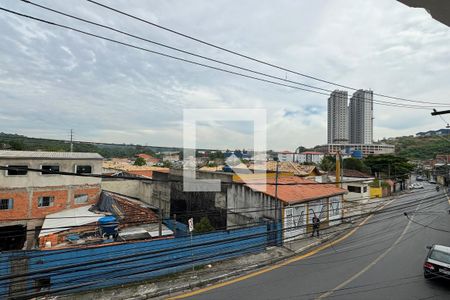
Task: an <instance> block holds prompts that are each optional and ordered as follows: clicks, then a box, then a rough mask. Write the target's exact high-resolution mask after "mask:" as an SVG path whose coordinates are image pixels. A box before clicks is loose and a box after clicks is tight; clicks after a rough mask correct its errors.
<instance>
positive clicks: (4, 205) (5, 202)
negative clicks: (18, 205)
mask: <svg viewBox="0 0 450 300" xmlns="http://www.w3.org/2000/svg"><path fill="white" fill-rule="evenodd" d="M13 203H14V200H13V199H0V210H6V209H12V208H13Z"/></svg>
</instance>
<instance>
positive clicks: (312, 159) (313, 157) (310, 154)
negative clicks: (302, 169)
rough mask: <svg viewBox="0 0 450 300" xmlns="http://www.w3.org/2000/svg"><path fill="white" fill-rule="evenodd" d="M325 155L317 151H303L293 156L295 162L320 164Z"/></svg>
mask: <svg viewBox="0 0 450 300" xmlns="http://www.w3.org/2000/svg"><path fill="white" fill-rule="evenodd" d="M324 156H325V154H323V153H322V152H317V151H305V152H302V153H299V154H296V155H295V162H298V163H301V164H303V163H313V164H320V163H321V162H322V159H323V158H324Z"/></svg>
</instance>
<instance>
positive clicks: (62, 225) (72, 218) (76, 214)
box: [39, 205, 105, 237]
mask: <svg viewBox="0 0 450 300" xmlns="http://www.w3.org/2000/svg"><path fill="white" fill-rule="evenodd" d="M90 208H91V205H86V206H81V207H77V208H72V209H66V210H62V211H60V212H57V213H54V214H49V215H47V216H46V217H45V219H44V224H43V225H42V230H41V232H40V233H39V237H43V236H46V235H49V234H52V233H55V232H61V231H65V230H68V229H70V228H71V227H76V226H82V225H86V224H90V223H95V222H97V221H98V219H100V218H102V217H104V216H105V215H104V214H101V213H98V214H97V213H93V212H91V211H90V210H89V209H90Z"/></svg>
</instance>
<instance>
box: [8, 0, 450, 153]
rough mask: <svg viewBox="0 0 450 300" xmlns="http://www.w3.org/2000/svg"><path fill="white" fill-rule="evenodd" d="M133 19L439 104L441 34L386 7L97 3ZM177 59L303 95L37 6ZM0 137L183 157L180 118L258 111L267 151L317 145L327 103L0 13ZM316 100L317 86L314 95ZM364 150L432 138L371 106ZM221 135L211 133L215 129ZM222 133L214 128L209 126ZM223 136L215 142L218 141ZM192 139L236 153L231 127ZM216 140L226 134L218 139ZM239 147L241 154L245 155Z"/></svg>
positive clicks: (99, 13) (401, 115)
mask: <svg viewBox="0 0 450 300" xmlns="http://www.w3.org/2000/svg"><path fill="white" fill-rule="evenodd" d="M105 2H106V3H110V4H111V5H113V6H116V7H118V8H120V9H123V10H126V11H128V12H131V13H133V14H136V15H138V16H140V17H143V18H147V19H150V20H152V21H154V22H157V23H160V24H162V25H166V26H168V27H171V28H174V29H178V30H180V31H183V32H186V33H189V34H192V35H194V36H198V37H201V38H203V39H205V40H208V41H211V42H213V43H217V44H220V45H223V46H225V47H229V48H232V49H235V50H237V51H240V52H243V53H246V54H250V55H252V56H256V57H259V58H262V59H266V60H268V61H271V62H274V63H276V64H280V65H283V66H289V67H290V68H292V69H295V70H299V71H301V72H303V73H308V74H312V75H315V76H319V77H324V78H326V79H329V80H332V81H336V82H340V83H344V84H351V85H353V86H356V87H360V88H371V89H373V90H374V91H376V92H381V93H385V94H392V95H396V96H401V97H409V98H414V99H425V100H439V101H443V102H445V100H447V98H448V95H449V90H448V82H447V81H448V78H449V75H450V74H449V73H450V29H449V28H448V27H445V26H444V25H442V24H440V23H438V22H436V21H434V20H433V19H431V17H430V16H429V15H428V14H427V13H426V12H425V11H424V10H421V9H411V8H409V7H406V6H404V5H402V4H401V3H398V2H397V1H391V0H383V1H352V2H350V1H332V2H331V1H323V0H322V1H295V2H293V1H279V2H277V4H276V5H274V3H273V2H272V1H256V0H252V1H245V2H243V3H239V5H238V4H233V5H232V4H231V3H230V2H229V1H224V0H223V1H214V2H212V1H204V0H196V1H194V0H193V1H190V2H184V1H152V2H148V1H135V2H133V5H130V4H129V2H128V1H105ZM39 3H42V4H43V5H48V6H51V7H54V8H57V9H60V10H63V11H65V12H69V13H73V14H76V15H79V16H83V17H85V18H89V19H92V20H95V21H97V22H101V23H104V24H107V25H110V26H114V27H118V28H120V29H123V30H126V31H129V32H132V33H135V34H137V35H141V36H143V37H147V38H150V39H154V40H157V41H160V42H163V43H167V44H170V45H173V46H177V47H180V48H183V49H187V50H191V51H194V52H198V53H201V54H204V55H208V56H213V57H216V58H218V59H222V60H226V61H229V62H232V63H236V64H241V65H243V66H246V67H249V68H255V69H258V70H260V71H262V72H270V73H271V74H274V75H276V76H280V77H286V78H288V79H291V80H298V81H302V82H305V83H309V84H315V85H319V86H324V85H323V84H319V83H315V82H313V81H311V80H306V79H304V78H301V77H299V76H294V75H292V74H286V73H285V72H281V71H279V70H274V69H271V68H269V67H265V66H262V65H257V64H255V63H252V62H249V61H245V60H243V59H241V58H238V57H234V56H232V55H229V54H226V53H223V52H220V51H218V50H216V49H213V48H208V47H205V46H202V45H199V44H197V43H194V42H192V41H189V40H185V39H182V38H180V37H177V36H174V35H171V34H169V33H167V32H164V31H161V30H158V29H155V28H152V27H150V26H146V25H145V24H143V23H140V22H137V21H134V20H131V19H127V18H125V17H123V16H119V15H117V14H114V13H112V12H108V11H105V10H103V9H101V8H99V7H96V6H94V5H92V4H89V3H88V2H85V1H77V2H75V3H73V4H72V5H71V6H70V7H68V6H67V5H65V3H62V2H60V1H58V2H56V1H40V2H39ZM3 5H4V6H6V7H8V8H10V9H14V10H18V11H21V12H24V13H29V14H32V15H35V16H37V17H42V18H45V19H49V20H52V21H55V22H60V23H64V24H67V25H70V26H74V27H77V28H80V29H83V30H88V31H92V32H96V33H100V34H104V35H107V36H109V37H112V38H117V39H121V40H124V41H127V42H130V43H133V44H136V45H139V46H143V47H147V48H149V49H154V50H158V51H163V52H167V53H170V54H174V55H176V56H182V57H186V55H180V54H178V53H175V52H173V51H169V50H165V49H160V48H158V47H156V46H153V45H150V44H147V43H144V42H142V41H135V40H133V39H131V38H127V37H122V36H120V35H118V34H116V33H111V32H108V31H106V30H103V29H95V28H93V27H91V26H88V25H86V24H83V23H80V22H78V21H73V20H69V19H67V18H63V17H60V16H57V15H54V14H51V13H49V12H45V11H42V10H39V9H36V8H34V7H31V6H30V5H27V4H24V3H20V2H18V1H16V2H11V3H10V2H7V3H6V4H3ZM0 33H1V34H0V104H1V105H0V120H1V121H2V125H3V126H2V131H6V132H17V133H21V134H29V135H34V136H42V137H52V138H55V137H61V138H65V137H66V132H67V131H68V129H69V128H74V129H75V131H76V133H77V138H79V139H84V140H99V141H111V142H126V143H130V142H131V143H141V144H152V145H175V146H180V145H182V140H181V133H180V132H181V130H182V128H181V126H182V125H181V124H182V123H181V120H182V112H183V109H184V108H239V107H242V108H265V109H267V112H268V122H269V127H268V128H269V131H268V143H269V148H274V149H295V148H296V146H298V145H299V144H302V145H307V146H312V145H315V144H321V143H325V142H326V99H327V97H326V96H322V95H315V94H310V93H306V92H302V91H296V90H290V89H286V88H282V87H277V86H270V85H267V84H264V83H259V82H253V81H251V80H247V79H244V78H239V77H235V76H232V75H228V74H223V73H219V72H216V71H213V70H207V69H204V68H202V67H198V66H192V65H188V64H185V63H181V62H176V61H173V60H170V59H167V58H163V57H159V56H155V55H152V54H148V53H144V52H140V51H137V50H133V49H128V48H125V47H122V46H119V45H114V44H111V43H108V42H106V41H100V40H97V39H94V38H90V37H86V36H82V35H79V34H77V33H74V32H68V31H65V30H63V29H57V28H54V27H50V26H48V25H45V24H39V23H36V22H34V21H31V20H25V19H21V18H19V17H16V16H11V15H9V14H6V13H4V12H2V13H0ZM327 88H328V87H327ZM374 122H375V127H376V132H375V136H376V138H380V137H383V136H393V135H401V134H413V133H415V132H417V131H423V130H427V129H436V128H440V127H442V126H444V125H445V124H443V122H442V120H440V119H436V118H432V117H430V115H429V112H428V111H424V110H406V109H404V108H401V109H399V108H389V107H383V106H377V107H376V110H375V121H374ZM219 125H220V124H219ZM222 125H223V124H222ZM227 130H228V131H227ZM227 130H225V129H224V128H223V126H218V129H217V130H214V128H213V127H212V126H208V127H206V128H204V130H203V131H202V134H203V135H204V141H202V147H208V145H211V146H214V147H221V148H236V147H240V146H241V145H242V146H244V144H245V141H246V137H249V134H251V132H248V130H247V129H246V128H245V126H244V125H243V126H242V127H239V126H236V125H234V126H230V128H228V129H227ZM219 132H221V133H224V134H228V136H230V135H231V134H230V132H235V134H236V135H235V136H236V138H235V139H232V138H229V139H222V138H221V136H220V134H218V133H219ZM246 147H248V146H246Z"/></svg>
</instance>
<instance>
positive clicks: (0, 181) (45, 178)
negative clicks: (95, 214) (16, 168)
mask: <svg viewBox="0 0 450 300" xmlns="http://www.w3.org/2000/svg"><path fill="white" fill-rule="evenodd" d="M0 165H3V166H12V165H20V166H27V167H28V168H33V169H40V168H41V166H42V165H59V171H61V172H75V166H77V165H89V166H91V167H92V173H94V174H101V172H102V161H101V160H83V159H78V160H77V159H58V160H52V159H1V160H0ZM100 182H101V178H95V177H79V176H65V175H50V174H41V173H40V172H31V171H28V173H27V174H26V175H18V176H12V175H7V171H6V170H1V171H0V188H2V187H4V188H21V187H47V186H63V185H84V184H100Z"/></svg>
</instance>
